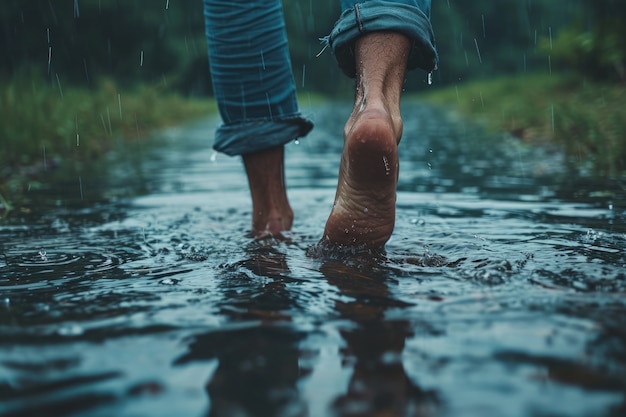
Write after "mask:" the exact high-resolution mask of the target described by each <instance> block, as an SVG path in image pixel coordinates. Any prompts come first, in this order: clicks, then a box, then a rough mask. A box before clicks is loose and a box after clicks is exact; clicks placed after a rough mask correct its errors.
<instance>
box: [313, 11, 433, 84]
mask: <svg viewBox="0 0 626 417" xmlns="http://www.w3.org/2000/svg"><path fill="white" fill-rule="evenodd" d="M430 5H431V0H361V1H358V0H356V1H355V0H341V9H342V13H341V17H340V18H339V20H338V21H337V23H336V24H335V27H334V28H333V30H332V32H331V34H330V35H329V36H328V37H327V38H325V39H323V40H324V41H326V42H328V44H329V45H330V47H331V48H332V50H333V53H334V54H335V57H336V58H337V62H338V64H339V67H340V68H341V69H342V70H343V72H344V73H345V74H346V75H348V76H349V77H355V75H356V63H355V59H354V43H355V41H356V39H357V38H358V37H359V36H361V35H362V34H365V33H369V32H375V31H381V30H389V31H396V32H401V33H403V34H405V35H406V36H408V37H409V39H411V40H412V48H411V53H410V55H409V60H408V69H409V70H412V69H415V68H421V69H423V70H425V71H427V72H431V71H433V70H435V69H436V68H437V64H438V57H437V51H436V49H435V36H434V33H433V29H432V26H431V24H430Z"/></svg>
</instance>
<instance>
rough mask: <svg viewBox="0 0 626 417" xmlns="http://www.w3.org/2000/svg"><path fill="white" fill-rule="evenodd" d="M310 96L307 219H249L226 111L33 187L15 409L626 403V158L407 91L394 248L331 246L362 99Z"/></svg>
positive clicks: (58, 412) (8, 406)
mask: <svg viewBox="0 0 626 417" xmlns="http://www.w3.org/2000/svg"><path fill="white" fill-rule="evenodd" d="M306 112H308V113H309V115H310V116H311V117H312V118H313V119H315V120H316V123H317V126H316V129H315V132H314V133H313V134H311V135H310V137H308V138H306V139H304V140H301V141H300V142H299V144H291V145H290V146H289V147H288V149H287V161H288V162H287V183H288V186H289V187H290V188H289V189H290V194H289V195H290V199H291V202H292V206H293V208H294V211H295V213H296V221H295V225H294V229H293V233H292V234H291V235H290V239H289V240H287V241H283V242H267V241H264V242H257V241H254V240H251V239H249V238H247V237H246V232H247V231H248V228H249V223H250V202H249V196H248V191H247V183H246V178H245V176H244V174H243V169H242V167H241V164H240V162H239V161H238V160H237V159H236V158H228V157H225V156H221V155H217V156H216V155H214V153H213V151H212V150H211V149H210V144H211V136H212V134H213V129H214V127H215V123H216V121H215V120H209V121H206V122H202V123H198V124H195V125H192V126H185V127H181V128H177V129H172V130H169V131H167V132H165V133H164V134H163V138H162V139H163V141H164V144H163V146H159V147H158V148H157V149H146V148H140V147H134V148H133V149H128V150H126V151H125V152H122V153H120V154H117V155H111V156H110V157H109V158H108V160H107V163H106V165H107V167H106V169H96V168H94V169H83V171H81V172H75V173H71V174H67V173H65V174H62V175H61V174H57V175H53V176H51V178H50V179H49V180H47V181H46V183H45V184H44V187H43V188H42V189H39V190H33V191H32V192H31V194H32V201H33V204H32V211H31V212H30V213H20V214H16V215H13V216H12V217H11V218H9V219H8V220H7V221H5V222H4V223H3V224H1V225H0V415H8V416H13V415H15V416H17V415H20V416H21V415H24V416H47V415H55V416H77V415H81V416H83V415H84V416H113V415H115V416H139V415H150V416H172V415H184V416H196V415H211V416H305V415H309V416H313V417H316V416H326V415H337V416H365V415H368V416H370V415H371V416H377V415H379V416H383V415H384V416H388V415H402V416H435V415H442V416H448V415H449V416H565V415H567V416H570V415H571V416H622V415H624V414H625V413H626V399H625V394H626V299H625V295H626V268H625V266H626V254H625V248H626V221H625V220H626V198H625V184H624V182H621V183H620V182H619V181H613V182H611V181H600V180H592V179H588V178H587V179H586V178H580V177H577V176H575V175H572V174H569V173H568V172H567V171H566V169H565V168H564V164H563V161H562V160H561V159H560V157H559V154H558V153H556V152H550V151H549V150H538V149H531V148H527V147H525V146H524V145H522V144H520V143H518V142H516V141H514V140H512V139H508V138H503V137H500V136H495V137H494V136H490V135H487V134H485V133H483V132H481V131H480V130H478V129H476V128H475V127H473V126H471V125H469V124H467V123H465V122H462V121H460V120H454V119H452V118H450V117H447V116H444V115H443V113H442V112H441V111H438V110H436V109H433V108H431V107H428V106H426V105H423V104H419V103H417V104H416V103H413V104H407V105H405V108H404V116H405V135H404V138H403V141H402V144H401V175H400V177H401V179H400V183H399V194H398V214H397V226H396V230H395V232H394V235H393V237H392V239H391V241H390V242H389V243H388V245H387V250H386V253H385V254H377V255H375V256H374V255H372V256H365V255H359V256H354V257H348V258H338V257H316V256H308V255H307V252H308V251H309V250H310V248H311V246H312V245H314V244H315V243H316V242H317V241H318V239H319V238H320V236H321V232H322V230H323V226H324V222H325V220H326V217H327V215H328V213H329V211H330V208H331V205H332V201H333V197H334V186H335V182H336V176H337V167H338V165H337V164H338V161H339V155H340V152H341V139H340V134H341V131H342V125H343V120H344V119H345V117H346V116H347V114H348V112H349V107H347V106H343V105H339V104H337V105H332V106H331V105H329V106H320V107H310V108H307V109H306Z"/></svg>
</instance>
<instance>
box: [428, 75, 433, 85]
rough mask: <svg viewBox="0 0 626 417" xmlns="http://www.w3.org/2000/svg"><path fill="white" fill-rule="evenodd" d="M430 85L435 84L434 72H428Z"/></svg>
mask: <svg viewBox="0 0 626 417" xmlns="http://www.w3.org/2000/svg"><path fill="white" fill-rule="evenodd" d="M428 85H433V73H432V72H429V73H428Z"/></svg>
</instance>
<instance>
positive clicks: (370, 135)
mask: <svg viewBox="0 0 626 417" xmlns="http://www.w3.org/2000/svg"><path fill="white" fill-rule="evenodd" d="M397 142H398V139H397V138H396V136H395V134H394V129H393V125H392V123H391V118H390V116H389V115H388V114H386V113H385V112H384V111H383V110H381V109H366V110H365V111H363V112H362V113H359V114H358V115H356V121H355V122H354V124H353V126H352V128H351V129H350V130H349V131H348V133H347V135H346V137H345V143H344V149H343V154H342V157H341V165H340V167H339V183H338V185H337V194H336V196H335V204H334V206H333V209H332V211H331V213H330V216H329V218H328V221H327V222H326V228H325V230H324V239H325V240H327V241H329V242H332V243H338V244H342V245H349V246H367V247H382V246H384V244H385V243H386V242H387V240H389V237H390V236H391V232H392V231H393V227H394V223H395V205H396V184H397V181H398V145H397Z"/></svg>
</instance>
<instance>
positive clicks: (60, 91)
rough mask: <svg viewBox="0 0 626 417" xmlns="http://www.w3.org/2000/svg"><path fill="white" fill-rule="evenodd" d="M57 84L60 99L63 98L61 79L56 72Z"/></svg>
mask: <svg viewBox="0 0 626 417" xmlns="http://www.w3.org/2000/svg"><path fill="white" fill-rule="evenodd" d="M56 78H57V85H58V86H59V93H60V94H61V100H63V89H62V88H61V80H60V79H59V73H56Z"/></svg>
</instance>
